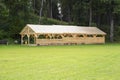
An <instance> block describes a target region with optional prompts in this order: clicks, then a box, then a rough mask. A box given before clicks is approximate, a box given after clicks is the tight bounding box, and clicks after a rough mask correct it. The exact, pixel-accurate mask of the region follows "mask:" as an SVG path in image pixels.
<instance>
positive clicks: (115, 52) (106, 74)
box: [0, 44, 120, 80]
mask: <svg viewBox="0 0 120 80" xmlns="http://www.w3.org/2000/svg"><path fill="white" fill-rule="evenodd" d="M0 80H120V44H105V45H77V46H74V45H72V46H38V47H29V46H20V45H16V46H15V45H13V46H12V45H10V46H0Z"/></svg>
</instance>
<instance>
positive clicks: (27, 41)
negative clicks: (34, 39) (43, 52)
mask: <svg viewBox="0 0 120 80" xmlns="http://www.w3.org/2000/svg"><path fill="white" fill-rule="evenodd" d="M27 37H28V41H27V42H28V43H27V44H30V35H28V34H27Z"/></svg>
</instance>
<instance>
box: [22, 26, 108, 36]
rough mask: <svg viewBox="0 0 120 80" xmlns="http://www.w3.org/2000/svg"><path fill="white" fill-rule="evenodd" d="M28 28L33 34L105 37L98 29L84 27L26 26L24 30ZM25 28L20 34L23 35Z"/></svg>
mask: <svg viewBox="0 0 120 80" xmlns="http://www.w3.org/2000/svg"><path fill="white" fill-rule="evenodd" d="M27 27H29V28H30V29H31V30H33V32H34V33H39V34H40V33H42V34H43V33H53V34H54V33H55V34H61V33H79V34H103V35H106V33H105V32H103V31H102V30H100V29H98V28H97V27H85V26H70V25H33V24H27V25H26V26H25V28H27ZM25 28H24V29H23V30H22V31H21V32H20V34H23V32H24V31H25Z"/></svg>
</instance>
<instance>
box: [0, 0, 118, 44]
mask: <svg viewBox="0 0 120 80" xmlns="http://www.w3.org/2000/svg"><path fill="white" fill-rule="evenodd" d="M26 24H46V25H48V24H49V25H52V24H61V25H79V26H96V27H98V28H100V29H101V30H103V31H104V32H106V33H107V36H106V40H107V41H111V42H120V0H0V40H2V39H7V40H9V41H11V42H12V41H14V40H18V41H20V35H19V32H20V31H21V29H22V28H23V27H24V26H25V25H26Z"/></svg>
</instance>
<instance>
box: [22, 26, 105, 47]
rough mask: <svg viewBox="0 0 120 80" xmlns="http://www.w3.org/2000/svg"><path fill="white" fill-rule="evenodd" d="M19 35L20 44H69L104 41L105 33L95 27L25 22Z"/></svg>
mask: <svg viewBox="0 0 120 80" xmlns="http://www.w3.org/2000/svg"><path fill="white" fill-rule="evenodd" d="M20 35H21V44H35V45H70V44H97V43H105V35H106V33H105V32H103V31H101V30H100V29H98V28H97V27H85V26H68V25H33V24H27V25H26V26H25V27H24V28H23V30H22V31H21V32H20Z"/></svg>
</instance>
